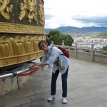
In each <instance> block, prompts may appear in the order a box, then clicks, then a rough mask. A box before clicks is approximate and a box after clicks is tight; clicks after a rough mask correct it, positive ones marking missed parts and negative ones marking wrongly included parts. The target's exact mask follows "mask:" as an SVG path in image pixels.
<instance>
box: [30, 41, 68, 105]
mask: <svg viewBox="0 0 107 107" xmlns="http://www.w3.org/2000/svg"><path fill="white" fill-rule="evenodd" d="M38 47H39V49H40V50H43V51H44V56H43V57H42V58H41V61H40V63H33V64H32V65H31V66H30V68H31V69H33V68H34V67H35V66H45V65H51V64H53V69H52V78H51V95H50V97H49V98H48V102H51V101H53V100H55V94H56V81H57V77H58V74H59V73H61V78H62V103H63V104H66V103H67V77H68V69H69V64H68V59H67V57H66V56H64V54H63V53H62V51H61V50H60V49H58V48H57V47H55V46H51V45H50V46H49V45H48V43H47V42H46V41H43V40H42V41H40V42H39V43H38Z"/></svg>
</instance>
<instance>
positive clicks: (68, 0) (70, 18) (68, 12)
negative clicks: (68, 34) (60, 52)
mask: <svg viewBox="0 0 107 107" xmlns="http://www.w3.org/2000/svg"><path fill="white" fill-rule="evenodd" d="M44 1H45V2H44V3H45V4H44V10H45V19H46V21H45V27H46V28H57V27H60V26H75V27H87V26H106V25H107V19H106V16H107V0H44ZM99 15H100V16H99ZM80 16H82V17H80Z"/></svg>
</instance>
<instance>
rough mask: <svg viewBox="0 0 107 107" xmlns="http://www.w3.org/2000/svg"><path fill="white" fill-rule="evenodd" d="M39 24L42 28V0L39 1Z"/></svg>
mask: <svg viewBox="0 0 107 107" xmlns="http://www.w3.org/2000/svg"><path fill="white" fill-rule="evenodd" d="M38 14H39V15H38V16H39V24H40V25H41V26H44V24H45V17H44V1H43V0H40V1H39V13H38Z"/></svg>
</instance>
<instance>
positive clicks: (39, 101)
mask: <svg viewBox="0 0 107 107" xmlns="http://www.w3.org/2000/svg"><path fill="white" fill-rule="evenodd" d="M50 80H51V69H50V68H49V67H45V68H44V69H40V70H39V71H38V72H36V73H35V74H34V75H33V76H31V77H30V78H29V80H28V81H27V82H26V83H25V84H24V85H23V86H21V90H18V89H16V90H13V91H12V92H9V93H8V94H6V95H5V96H2V97H0V107H107V65H103V64H98V63H92V62H85V61H81V60H75V59H70V69H69V76H68V104H65V105H64V104H62V102H61V99H62V98H61V93H62V90H61V78H60V75H59V78H58V80H57V93H56V100H55V102H53V103H48V102H47V97H48V96H49V94H50Z"/></svg>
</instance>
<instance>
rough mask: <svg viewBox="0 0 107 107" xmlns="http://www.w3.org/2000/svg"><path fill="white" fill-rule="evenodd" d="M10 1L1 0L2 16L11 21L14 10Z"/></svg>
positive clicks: (0, 11)
mask: <svg viewBox="0 0 107 107" xmlns="http://www.w3.org/2000/svg"><path fill="white" fill-rule="evenodd" d="M9 3H10V0H0V14H1V15H2V16H3V17H4V18H5V19H6V20H9V19H10V13H11V12H12V10H13V5H10V4H9Z"/></svg>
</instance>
